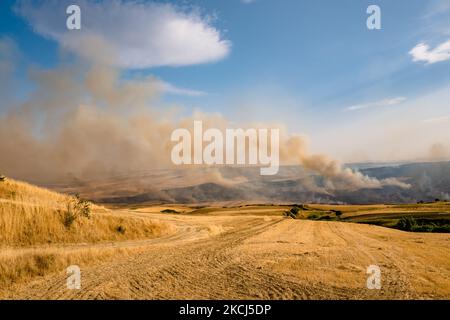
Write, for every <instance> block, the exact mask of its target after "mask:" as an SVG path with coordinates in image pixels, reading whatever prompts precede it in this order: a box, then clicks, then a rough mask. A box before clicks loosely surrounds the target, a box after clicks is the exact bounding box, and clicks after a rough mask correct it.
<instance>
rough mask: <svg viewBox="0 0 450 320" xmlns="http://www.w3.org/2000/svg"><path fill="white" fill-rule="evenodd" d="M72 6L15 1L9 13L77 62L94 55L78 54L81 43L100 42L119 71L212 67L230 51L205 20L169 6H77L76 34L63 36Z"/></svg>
mask: <svg viewBox="0 0 450 320" xmlns="http://www.w3.org/2000/svg"><path fill="white" fill-rule="evenodd" d="M72 2H73V1H66V0H64V1H48V2H30V1H25V0H20V1H19V2H18V3H17V5H16V7H15V11H16V12H17V13H18V14H19V15H20V16H22V17H23V18H25V19H26V20H27V21H28V22H29V23H30V25H31V26H32V28H33V30H34V31H35V32H37V33H39V34H41V35H43V36H45V37H47V38H50V39H52V40H55V41H57V42H58V43H60V44H61V45H62V46H63V47H64V48H66V49H68V50H70V51H72V52H75V53H76V54H78V55H80V56H82V57H85V56H86V55H94V54H95V49H93V50H91V51H92V52H90V51H86V50H83V51H82V50H81V49H80V48H82V47H83V46H82V44H83V41H84V42H85V41H86V39H90V38H92V37H99V38H101V39H102V40H104V41H105V42H106V43H108V44H109V45H110V47H111V49H112V51H114V53H115V55H116V56H115V57H114V64H115V65H116V66H118V67H122V68H135V69H139V68H148V67H157V66H184V65H194V64H200V63H208V62H214V61H217V60H220V59H223V58H224V57H226V56H227V55H228V54H229V52H230V49H231V42H230V41H228V40H226V39H224V38H223V36H222V34H221V32H220V31H219V30H218V29H216V28H215V27H214V26H213V25H212V22H213V21H214V19H212V17H211V16H207V15H202V14H201V13H200V12H199V10H196V9H186V8H184V7H183V8H181V7H178V6H176V5H174V4H170V3H159V2H141V1H139V2H138V1H132V2H125V1H122V0H113V1H94V0H80V1H77V4H78V5H79V6H80V8H81V16H82V28H81V30H76V31H73V30H72V31H69V30H67V28H65V25H66V22H65V21H66V18H67V15H66V7H67V6H68V5H69V4H72ZM88 58H90V57H88Z"/></svg>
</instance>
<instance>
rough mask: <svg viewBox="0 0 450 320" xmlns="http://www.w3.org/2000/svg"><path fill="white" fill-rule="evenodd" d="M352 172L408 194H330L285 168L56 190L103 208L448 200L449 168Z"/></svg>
mask: <svg viewBox="0 0 450 320" xmlns="http://www.w3.org/2000/svg"><path fill="white" fill-rule="evenodd" d="M348 167H350V168H352V169H354V170H358V171H360V172H361V173H362V174H364V175H368V176H369V177H373V178H377V179H386V178H397V179H398V180H399V181H402V182H405V183H408V184H410V185H411V188H409V189H403V188H400V187H396V186H385V187H382V188H379V189H359V190H355V191H350V190H328V189H327V187H326V186H327V184H326V181H325V180H324V179H323V177H320V176H318V175H316V174H314V173H313V172H310V171H307V170H304V169H303V168H302V167H300V166H284V167H281V168H280V172H279V174H277V175H275V176H260V175H259V169H258V168H230V167H226V168H213V169H209V168H206V169H205V168H194V169H177V170H159V171H158V170H155V171H151V172H149V171H145V172H135V173H133V174H127V175H120V176H111V177H110V178H109V179H104V180H102V181H79V180H75V181H73V182H71V183H65V184H59V185H52V186H50V187H52V188H53V189H57V190H60V191H64V192H66V193H72V194H73V193H76V192H79V193H81V194H82V195H83V196H84V197H86V198H89V199H92V200H94V201H96V202H101V203H111V204H120V203H128V204H129V203H134V204H144V203H146V204H147V203H212V202H258V203H297V202H309V203H348V204H376V203H387V204H389V203H415V202H419V201H425V202H428V201H434V200H435V199H436V198H439V199H441V200H450V162H434V163H409V164H386V165H384V166H383V165H382V164H366V165H362V164H358V165H348Z"/></svg>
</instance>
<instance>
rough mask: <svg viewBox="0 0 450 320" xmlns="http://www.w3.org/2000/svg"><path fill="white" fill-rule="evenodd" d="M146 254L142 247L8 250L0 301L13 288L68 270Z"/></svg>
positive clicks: (1, 261)
mask: <svg viewBox="0 0 450 320" xmlns="http://www.w3.org/2000/svg"><path fill="white" fill-rule="evenodd" d="M141 251H143V248H142V247H124V248H101V249H98V248H79V249H74V250H67V249H65V248H54V249H53V248H47V249H34V250H32V251H31V252H20V251H19V252H17V250H8V249H6V250H4V251H3V252H2V254H1V256H0V288H4V289H5V290H0V298H8V292H9V291H10V290H11V288H12V286H14V285H20V284H21V283H24V282H26V281H29V280H32V279H34V278H36V277H42V276H45V275H47V274H51V273H54V272H59V271H62V270H65V269H66V268H67V267H68V266H70V265H77V266H79V267H80V268H84V267H87V266H90V265H95V264H98V263H102V262H106V261H108V260H110V259H112V258H114V257H116V256H120V257H126V256H128V255H131V254H136V253H139V252H141Z"/></svg>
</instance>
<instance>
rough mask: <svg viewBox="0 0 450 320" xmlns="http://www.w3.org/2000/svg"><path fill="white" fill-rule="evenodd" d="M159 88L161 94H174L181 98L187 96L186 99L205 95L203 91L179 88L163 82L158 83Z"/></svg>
mask: <svg viewBox="0 0 450 320" xmlns="http://www.w3.org/2000/svg"><path fill="white" fill-rule="evenodd" d="M160 87H161V88H160V89H161V91H162V92H164V93H169V94H174V95H181V96H188V97H202V96H206V95H207V93H206V92H204V91H200V90H193V89H187V88H180V87H177V86H175V85H173V84H171V83H168V82H164V81H161V82H160Z"/></svg>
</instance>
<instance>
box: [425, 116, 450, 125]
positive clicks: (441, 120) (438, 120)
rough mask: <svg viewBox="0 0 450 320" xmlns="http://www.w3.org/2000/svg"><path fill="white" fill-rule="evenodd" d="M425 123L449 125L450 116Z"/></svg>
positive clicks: (427, 120)
mask: <svg viewBox="0 0 450 320" xmlns="http://www.w3.org/2000/svg"><path fill="white" fill-rule="evenodd" d="M423 122H425V123H432V124H435V123H449V122H450V116H443V117H437V118H430V119H425V120H423Z"/></svg>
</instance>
